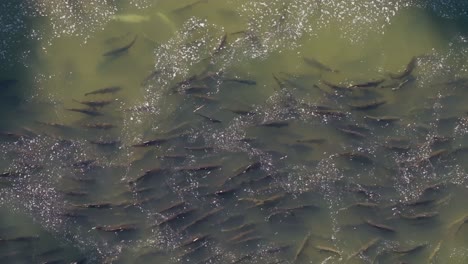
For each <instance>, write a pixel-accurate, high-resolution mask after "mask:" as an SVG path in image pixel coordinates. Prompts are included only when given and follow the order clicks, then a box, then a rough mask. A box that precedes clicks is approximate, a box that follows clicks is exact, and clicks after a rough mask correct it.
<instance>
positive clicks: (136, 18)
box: [110, 14, 150, 23]
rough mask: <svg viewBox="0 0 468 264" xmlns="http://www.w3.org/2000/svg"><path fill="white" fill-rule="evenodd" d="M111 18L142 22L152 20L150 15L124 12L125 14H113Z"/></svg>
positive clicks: (127, 21)
mask: <svg viewBox="0 0 468 264" xmlns="http://www.w3.org/2000/svg"><path fill="white" fill-rule="evenodd" d="M110 19H111V20H114V21H120V22H125V23H141V22H146V21H149V20H150V17H149V16H141V15H136V14H124V15H113V16H111V17H110Z"/></svg>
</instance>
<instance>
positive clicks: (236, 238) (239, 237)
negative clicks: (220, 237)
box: [227, 229, 255, 242]
mask: <svg viewBox="0 0 468 264" xmlns="http://www.w3.org/2000/svg"><path fill="white" fill-rule="evenodd" d="M253 233H255V229H249V230H247V231H244V232H241V233H239V234H237V235H235V236H233V237H231V238H229V239H228V240H227V242H236V241H239V240H242V239H244V238H246V237H248V236H250V235H251V234H253Z"/></svg>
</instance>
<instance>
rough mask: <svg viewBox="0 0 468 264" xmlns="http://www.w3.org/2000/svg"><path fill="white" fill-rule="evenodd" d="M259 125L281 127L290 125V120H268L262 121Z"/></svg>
mask: <svg viewBox="0 0 468 264" xmlns="http://www.w3.org/2000/svg"><path fill="white" fill-rule="evenodd" d="M259 126H264V127H276V128H281V127H287V126H289V121H268V122H263V123H260V124H259Z"/></svg>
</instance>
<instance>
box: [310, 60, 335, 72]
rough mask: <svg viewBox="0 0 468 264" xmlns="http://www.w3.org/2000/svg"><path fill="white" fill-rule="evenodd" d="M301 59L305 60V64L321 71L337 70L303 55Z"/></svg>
mask: <svg viewBox="0 0 468 264" xmlns="http://www.w3.org/2000/svg"><path fill="white" fill-rule="evenodd" d="M302 59H303V60H304V61H305V63H306V64H307V65H309V66H312V67H315V68H317V69H319V70H321V71H326V72H334V73H338V72H339V71H338V70H335V69H332V68H330V67H328V66H326V65H325V64H323V63H321V62H320V61H318V60H316V59H314V58H307V57H303V58H302Z"/></svg>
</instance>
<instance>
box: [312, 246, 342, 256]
mask: <svg viewBox="0 0 468 264" xmlns="http://www.w3.org/2000/svg"><path fill="white" fill-rule="evenodd" d="M315 248H316V249H317V250H318V251H320V252H325V253H330V254H335V255H338V257H341V253H340V251H338V250H337V249H335V248H332V247H328V246H321V245H316V246H315Z"/></svg>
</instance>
